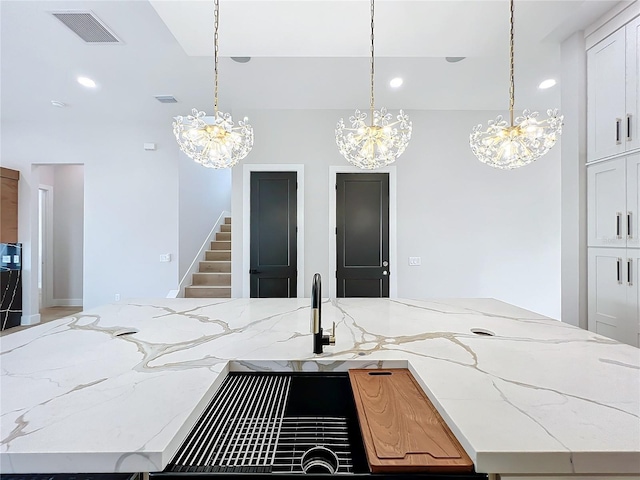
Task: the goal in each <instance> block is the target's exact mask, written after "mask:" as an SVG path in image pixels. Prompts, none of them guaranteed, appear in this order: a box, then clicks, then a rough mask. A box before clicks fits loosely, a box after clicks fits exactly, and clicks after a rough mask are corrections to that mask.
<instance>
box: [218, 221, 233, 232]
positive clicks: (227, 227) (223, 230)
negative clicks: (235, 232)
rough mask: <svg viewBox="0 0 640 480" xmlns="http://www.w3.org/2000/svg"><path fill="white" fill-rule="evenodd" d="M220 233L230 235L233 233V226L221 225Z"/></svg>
mask: <svg viewBox="0 0 640 480" xmlns="http://www.w3.org/2000/svg"><path fill="white" fill-rule="evenodd" d="M220 231H221V232H229V233H231V225H230V224H226V223H225V224H223V225H220Z"/></svg>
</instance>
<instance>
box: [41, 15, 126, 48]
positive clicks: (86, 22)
mask: <svg viewBox="0 0 640 480" xmlns="http://www.w3.org/2000/svg"><path fill="white" fill-rule="evenodd" d="M52 15H53V16H54V17H56V18H57V19H58V20H60V21H61V22H62V23H64V24H65V25H66V26H67V27H69V29H71V30H72V31H73V32H74V33H75V34H76V35H78V36H79V37H80V38H81V39H82V40H84V41H85V42H87V43H122V42H121V41H120V40H119V39H118V38H117V37H116V36H115V35H114V34H113V33H112V32H111V31H110V30H109V29H108V28H107V26H106V25H105V24H104V23H102V22H101V21H100V20H98V18H97V17H96V16H95V15H94V14H93V13H91V12H52Z"/></svg>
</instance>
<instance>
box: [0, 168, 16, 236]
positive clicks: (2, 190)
mask: <svg viewBox="0 0 640 480" xmlns="http://www.w3.org/2000/svg"><path fill="white" fill-rule="evenodd" d="M0 176H1V177H2V178H1V181H2V184H1V185H0V197H1V199H0V243H17V242H18V180H20V172H18V171H16V170H10V169H8V168H1V167H0Z"/></svg>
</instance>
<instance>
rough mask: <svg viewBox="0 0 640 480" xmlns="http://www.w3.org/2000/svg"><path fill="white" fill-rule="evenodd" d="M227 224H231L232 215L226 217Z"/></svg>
mask: <svg viewBox="0 0 640 480" xmlns="http://www.w3.org/2000/svg"><path fill="white" fill-rule="evenodd" d="M224 223H225V225H231V217H224Z"/></svg>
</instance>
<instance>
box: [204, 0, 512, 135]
mask: <svg viewBox="0 0 640 480" xmlns="http://www.w3.org/2000/svg"><path fill="white" fill-rule="evenodd" d="M216 1H217V0H216ZM513 3H514V2H513V0H511V8H510V9H509V10H510V12H509V15H510V16H509V25H510V29H509V117H510V119H511V126H512V127H513V105H514V103H515V96H516V83H515V80H514V73H513V71H514V63H515V62H514V48H513V43H514V42H513Z"/></svg>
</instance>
